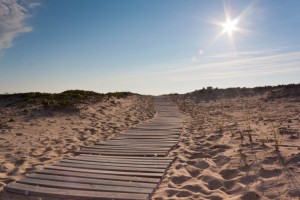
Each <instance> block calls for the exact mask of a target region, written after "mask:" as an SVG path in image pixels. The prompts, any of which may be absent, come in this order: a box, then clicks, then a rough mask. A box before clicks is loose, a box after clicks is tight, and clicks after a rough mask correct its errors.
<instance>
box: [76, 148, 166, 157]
mask: <svg viewBox="0 0 300 200" xmlns="http://www.w3.org/2000/svg"><path fill="white" fill-rule="evenodd" d="M76 153H78V154H94V155H119V156H122V155H123V156H150V157H154V156H155V157H156V156H160V157H163V156H165V155H166V153H146V152H145V153H143V152H137V153H126V152H103V151H102V152H101V151H88V150H79V151H76Z"/></svg>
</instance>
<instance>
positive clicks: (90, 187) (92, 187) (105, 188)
mask: <svg viewBox="0 0 300 200" xmlns="http://www.w3.org/2000/svg"><path fill="white" fill-rule="evenodd" d="M17 183H23V184H30V185H35V186H39V187H40V186H45V187H55V188H62V189H72V190H82V191H85V190H87V191H99V192H101V191H102V192H126V193H137V194H149V193H151V191H152V189H151V188H139V189H138V190H137V188H133V187H125V186H111V185H99V184H92V183H88V184H84V183H73V182H67V183H66V182H61V181H58V180H56V181H52V180H41V179H34V178H23V179H21V180H19V181H17Z"/></svg>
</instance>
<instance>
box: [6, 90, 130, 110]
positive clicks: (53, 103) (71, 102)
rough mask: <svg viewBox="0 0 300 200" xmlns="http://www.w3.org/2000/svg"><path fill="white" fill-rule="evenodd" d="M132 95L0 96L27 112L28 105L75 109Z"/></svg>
mask: <svg viewBox="0 0 300 200" xmlns="http://www.w3.org/2000/svg"><path fill="white" fill-rule="evenodd" d="M130 95H133V93H131V92H113V93H112V92H109V93H107V94H103V93H97V92H93V91H85V90H67V91H64V92H61V93H53V94H52V93H40V92H29V93H18V94H2V95H0V98H2V99H13V98H14V99H16V100H15V101H14V103H12V104H10V105H20V104H24V105H23V107H24V109H23V111H24V112H25V113H27V112H29V110H30V109H29V105H31V104H40V105H42V106H43V107H44V108H45V109H62V108H75V107H76V104H78V103H84V102H85V101H101V100H102V99H110V98H112V97H116V98H118V99H120V98H126V97H128V96H130Z"/></svg>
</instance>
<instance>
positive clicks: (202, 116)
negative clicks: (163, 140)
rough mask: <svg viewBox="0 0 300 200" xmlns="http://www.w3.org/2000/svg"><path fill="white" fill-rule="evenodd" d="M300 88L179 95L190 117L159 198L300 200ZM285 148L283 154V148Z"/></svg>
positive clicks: (235, 90) (158, 195)
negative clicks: (175, 158)
mask: <svg viewBox="0 0 300 200" xmlns="http://www.w3.org/2000/svg"><path fill="white" fill-rule="evenodd" d="M299 89H300V88H299V85H297V86H290V87H278V88H264V87H262V88H258V89H227V90H218V89H212V88H208V89H204V90H199V91H195V92H192V93H188V94H185V95H172V96H171V97H170V98H171V99H172V101H174V102H176V104H177V105H178V106H179V107H180V108H181V110H182V111H183V112H185V113H186V114H187V116H189V117H188V118H187V120H186V122H185V125H184V130H183V134H182V136H181V140H180V142H179V145H178V148H177V149H175V150H174V151H173V152H171V153H170V155H175V156H177V158H178V159H177V160H176V162H175V163H174V164H173V165H172V167H171V168H170V170H169V171H168V173H167V175H166V177H165V178H164V180H163V181H162V184H161V185H160V186H159V189H158V190H157V191H156V193H155V195H154V196H153V198H152V199H154V200H163V199H174V200H177V199H182V200H183V199H214V200H221V199H242V200H255V199H280V200H283V199H286V200H288V199H295V200H296V199H297V200H298V199H299V198H300V188H299V187H300V170H299V167H300V153H299V152H300V151H299V144H300V142H299V140H300V138H299V133H300V123H299V122H300V90H299ZM276 148H278V149H276Z"/></svg>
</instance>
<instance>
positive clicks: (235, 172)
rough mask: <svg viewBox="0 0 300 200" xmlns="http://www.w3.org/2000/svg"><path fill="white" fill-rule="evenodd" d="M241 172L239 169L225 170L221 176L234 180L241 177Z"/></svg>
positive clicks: (221, 172)
mask: <svg viewBox="0 0 300 200" xmlns="http://www.w3.org/2000/svg"><path fill="white" fill-rule="evenodd" d="M239 173H240V171H239V170H237V169H223V170H221V171H220V175H221V176H222V177H223V178H224V179H225V180H229V179H234V178H235V177H237V176H238V175H239Z"/></svg>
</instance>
